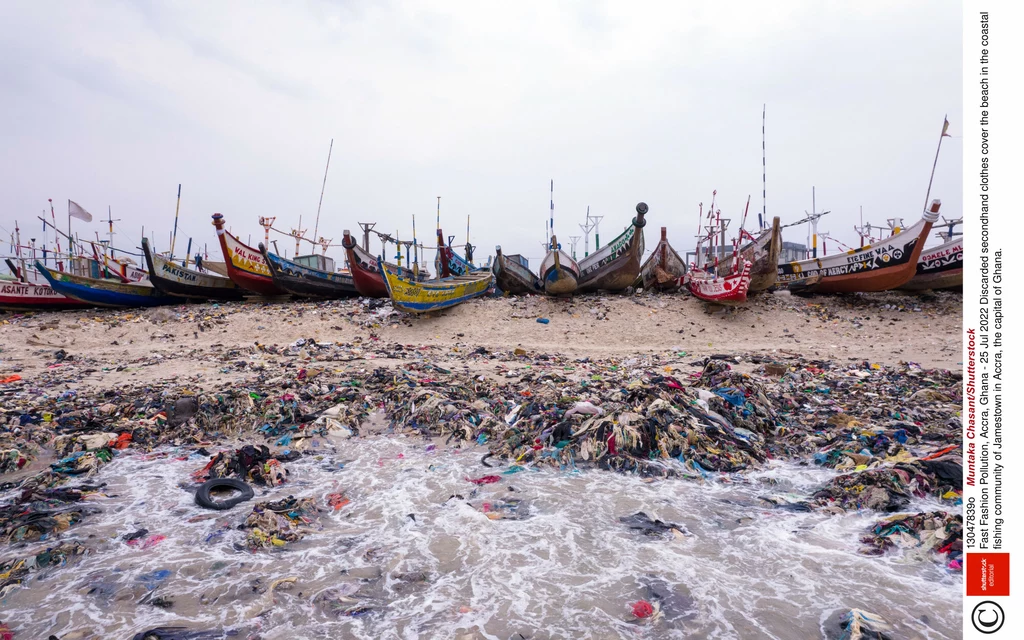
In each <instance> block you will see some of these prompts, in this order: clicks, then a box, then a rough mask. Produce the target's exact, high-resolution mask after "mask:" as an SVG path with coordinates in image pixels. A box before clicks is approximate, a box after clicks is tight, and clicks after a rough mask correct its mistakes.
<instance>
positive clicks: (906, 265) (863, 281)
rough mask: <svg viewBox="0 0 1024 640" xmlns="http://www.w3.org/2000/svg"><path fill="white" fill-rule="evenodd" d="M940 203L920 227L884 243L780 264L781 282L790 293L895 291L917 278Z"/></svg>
mask: <svg viewBox="0 0 1024 640" xmlns="http://www.w3.org/2000/svg"><path fill="white" fill-rule="evenodd" d="M940 205H941V203H940V202H939V201H938V200H932V204H931V206H930V207H929V208H928V210H927V211H925V212H924V214H923V215H922V216H921V219H920V220H919V221H918V222H917V224H915V225H913V226H911V227H908V228H907V229H906V230H904V231H902V232H900V233H897V234H895V235H892V236H889V237H888V238H885V239H883V240H879V241H878V242H875V243H872V244H869V245H867V246H866V247H861V248H859V249H853V250H851V251H847V252H846V253H837V254H833V255H830V256H822V257H820V258H811V259H809V260H800V261H798V262H789V263H783V264H780V265H779V267H778V281H779V283H780V284H785V285H787V286H788V287H789V288H790V289H792V290H794V291H800V292H813V293H852V292H869V291H888V290H889V289H896V288H897V287H900V286H902V285H904V284H906V283H907V282H909V281H910V279H911V278H913V277H914V274H915V273H916V272H917V262H918V259H919V258H920V256H921V252H922V249H923V247H924V243H925V240H926V239H927V238H928V233H929V232H930V231H931V229H932V224H933V223H934V222H935V221H936V220H937V219H938V217H939V207H940Z"/></svg>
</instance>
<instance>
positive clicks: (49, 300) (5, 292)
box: [0, 280, 90, 311]
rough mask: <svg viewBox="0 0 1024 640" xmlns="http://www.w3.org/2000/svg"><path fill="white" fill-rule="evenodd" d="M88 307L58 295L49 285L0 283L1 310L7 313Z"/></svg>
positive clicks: (15, 282) (18, 282)
mask: <svg viewBox="0 0 1024 640" xmlns="http://www.w3.org/2000/svg"><path fill="white" fill-rule="evenodd" d="M88 306H90V305H88V304H86V303H85V302H82V301H80V300H74V299H72V298H68V297H66V296H63V295H61V294H59V293H57V292H56V291H54V290H53V287H51V286H50V285H49V284H36V283H34V282H21V281H7V280H4V281H0V309H3V310H5V311H56V310H59V309H81V308H83V307H88Z"/></svg>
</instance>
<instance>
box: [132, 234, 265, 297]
mask: <svg viewBox="0 0 1024 640" xmlns="http://www.w3.org/2000/svg"><path fill="white" fill-rule="evenodd" d="M142 253H143V254H144V255H145V256H146V265H147V266H148V267H149V274H150V275H149V281H150V282H152V283H153V286H154V287H156V288H157V289H159V290H160V291H162V292H163V293H165V294H167V295H169V296H176V297H180V298H193V299H197V300H241V299H242V298H243V297H244V295H245V291H244V290H243V289H240V288H239V287H238V285H237V284H235V283H234V282H232V281H231V279H230V278H225V277H223V276H217V275H213V274H209V273H202V272H201V271H196V270H195V269H189V268H187V267H183V266H180V265H176V264H174V263H173V262H172V261H171V260H169V259H168V258H166V257H165V256H162V255H160V254H158V253H153V250H152V249H151V248H150V246H149V239H148V238H143V239H142Z"/></svg>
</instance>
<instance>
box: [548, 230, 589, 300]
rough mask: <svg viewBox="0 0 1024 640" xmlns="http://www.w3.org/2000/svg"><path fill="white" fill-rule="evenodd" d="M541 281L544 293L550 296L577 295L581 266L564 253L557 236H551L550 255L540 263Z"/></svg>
mask: <svg viewBox="0 0 1024 640" xmlns="http://www.w3.org/2000/svg"><path fill="white" fill-rule="evenodd" d="M539 275H540V279H541V281H542V282H543V283H544V293H546V294H548V295H550V296H568V295H572V294H573V293H576V287H577V285H578V282H579V277H580V266H579V265H578V264H576V261H575V260H573V259H572V258H571V257H569V254H567V253H566V252H564V251H562V248H561V247H560V246H559V245H558V240H557V238H556V237H555V236H553V235H552V236H551V245H550V246H549V247H548V253H547V255H545V256H544V259H543V260H542V261H541V263H540V274H539Z"/></svg>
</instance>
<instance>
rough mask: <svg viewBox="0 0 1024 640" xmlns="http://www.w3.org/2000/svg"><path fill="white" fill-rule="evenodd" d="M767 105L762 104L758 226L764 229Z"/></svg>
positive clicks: (765, 210) (766, 205) (766, 180)
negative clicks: (765, 123) (765, 124)
mask: <svg viewBox="0 0 1024 640" xmlns="http://www.w3.org/2000/svg"><path fill="white" fill-rule="evenodd" d="M766 112H767V105H761V213H760V214H758V216H757V226H758V227H759V228H761V229H764V225H765V222H766V221H767V220H768V177H767V169H766V166H767V165H766V164H765V153H764V121H765V113H766Z"/></svg>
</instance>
